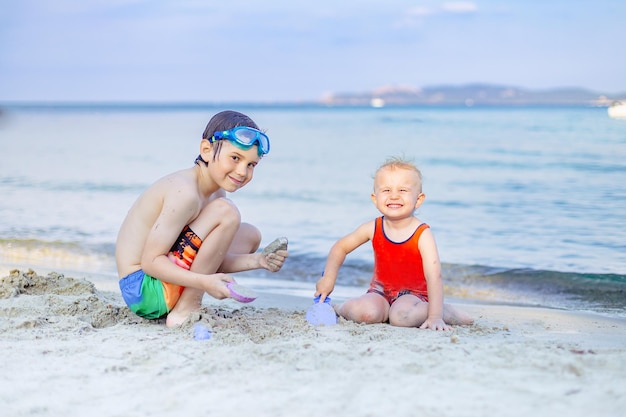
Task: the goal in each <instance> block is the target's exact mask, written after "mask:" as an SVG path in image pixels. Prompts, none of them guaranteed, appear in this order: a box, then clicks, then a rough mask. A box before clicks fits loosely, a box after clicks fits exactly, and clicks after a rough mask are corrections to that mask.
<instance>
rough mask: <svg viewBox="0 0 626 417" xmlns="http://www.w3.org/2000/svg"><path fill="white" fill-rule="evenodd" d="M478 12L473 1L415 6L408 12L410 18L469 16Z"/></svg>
mask: <svg viewBox="0 0 626 417" xmlns="http://www.w3.org/2000/svg"><path fill="white" fill-rule="evenodd" d="M477 11H478V6H477V5H476V3H474V2H471V1H455V2H447V3H442V4H441V5H436V6H415V7H412V8H410V9H409V10H408V11H407V13H406V14H407V16H408V17H409V18H410V17H428V16H435V15H442V14H467V13H475V12H477Z"/></svg>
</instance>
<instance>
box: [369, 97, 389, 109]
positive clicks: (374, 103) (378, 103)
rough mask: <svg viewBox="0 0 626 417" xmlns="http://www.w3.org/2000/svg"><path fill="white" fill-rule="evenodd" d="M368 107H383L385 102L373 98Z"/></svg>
mask: <svg viewBox="0 0 626 417" xmlns="http://www.w3.org/2000/svg"><path fill="white" fill-rule="evenodd" d="M370 106H372V107H376V108H380V107H385V100H383V99H382V98H379V97H374V98H373V99H371V100H370Z"/></svg>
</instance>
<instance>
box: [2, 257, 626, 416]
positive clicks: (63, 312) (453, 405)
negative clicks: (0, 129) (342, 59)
mask: <svg viewBox="0 0 626 417" xmlns="http://www.w3.org/2000/svg"><path fill="white" fill-rule="evenodd" d="M5 267H8V266H6V265H2V266H1V267H0V271H4V270H5V269H6V268H5ZM10 267H12V266H10ZM41 270H42V271H43V268H42V269H41ZM14 275H15V276H14ZM14 275H12V277H14V278H12V280H7V279H6V278H4V277H5V276H6V274H2V277H3V278H2V280H3V281H2V285H1V286H0V307H1V309H0V311H1V312H2V313H1V314H2V320H1V323H2V324H1V326H0V335H2V337H1V338H0V350H1V351H2V357H3V362H4V372H3V373H2V375H1V376H0V388H2V389H0V406H1V407H2V409H3V410H4V413H7V414H6V415H8V416H26V415H37V416H58V415H64V416H69V417H72V416H79V415H80V416H82V415H84V414H85V413H93V412H94V410H97V415H102V416H129V415H132V416H144V415H145V416H147V415H164V416H168V415H172V416H174V415H176V416H179V415H205V416H206V415H209V416H212V415H215V416H218V415H219V416H242V415H255V416H280V415H289V416H313V415H318V414H320V413H322V414H326V415H339V414H344V413H346V414H347V415H354V416H379V415H384V414H392V413H393V414H395V415H401V416H413V415H416V413H418V411H419V413H418V414H419V415H425V416H430V415H433V416H434V415H438V416H448V415H449V416H484V415H502V416H522V415H524V416H525V415H528V414H529V413H532V414H533V415H539V416H543V415H546V416H548V415H550V416H552V415H566V414H567V415H568V417H577V416H581V417H582V416H585V417H587V416H588V415H598V416H618V415H620V416H621V415H622V414H623V410H624V408H625V407H626V399H625V398H624V397H623V395H622V393H623V392H625V391H626V320H624V319H622V318H619V317H607V316H603V315H600V314H594V313H588V312H576V311H564V310H555V309H545V308H535V307H522V306H510V305H497V304H484V303H478V302H476V303H463V304H462V308H464V309H465V310H467V311H468V312H469V313H470V314H472V315H473V316H474V318H475V324H474V325H472V326H455V327H454V328H453V329H452V330H451V331H449V332H433V331H430V330H419V329H406V328H397V327H393V326H389V325H387V324H380V325H359V324H356V323H352V322H347V321H345V320H343V319H340V320H339V323H338V324H337V325H335V326H328V327H324V326H319V327H314V326H311V325H310V324H308V323H307V322H306V320H305V318H304V313H305V311H306V309H307V308H308V306H309V305H310V304H311V303H312V299H311V298H310V297H309V296H305V295H304V294H305V293H304V292H303V295H302V296H300V295H293V294H284V293H281V291H280V288H279V289H278V291H276V290H272V289H271V288H269V290H266V289H263V288H261V287H259V286H258V285H257V286H256V288H255V290H256V291H258V292H259V298H258V299H257V300H255V301H254V302H253V303H250V304H240V303H237V302H236V301H234V300H222V301H218V300H214V299H212V298H210V297H208V296H205V298H204V302H203V308H202V310H201V311H200V312H199V313H198V314H197V315H194V316H192V317H191V318H190V320H189V321H187V322H186V323H185V324H184V325H183V326H181V327H180V328H176V329H168V328H166V327H165V325H164V324H163V322H162V321H161V322H159V321H152V322H150V321H147V320H143V319H140V318H138V317H136V316H134V315H133V314H132V313H131V312H130V311H129V310H128V309H127V308H126V306H125V305H124V303H123V300H122V298H121V295H120V294H119V292H118V291H117V290H116V285H117V279H116V277H110V276H108V275H97V274H93V275H90V274H83V276H77V275H75V274H72V273H70V272H66V273H55V272H45V273H43V272H40V270H39V269H37V270H36V272H35V271H33V272H32V273H31V272H28V267H24V268H20V274H14ZM9 281H11V282H9ZM239 281H240V282H242V283H246V279H241V280H239ZM248 283H252V284H255V282H254V280H253V279H248ZM256 284H258V283H256ZM307 285H308V284H307ZM309 286H310V285H309ZM14 289H16V290H15V291H14ZM340 299H341V296H338V297H337V300H340ZM447 302H450V301H449V300H447ZM198 322H199V323H201V324H203V325H204V326H205V327H206V328H208V329H209V330H211V332H212V336H211V338H210V339H208V340H202V341H199V340H195V339H194V338H193V325H194V324H195V323H198ZM4 413H3V414H4Z"/></svg>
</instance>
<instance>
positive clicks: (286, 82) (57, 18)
mask: <svg viewBox="0 0 626 417" xmlns="http://www.w3.org/2000/svg"><path fill="white" fill-rule="evenodd" d="M625 29H626V1H623V0H593V1H591V0H584V1H581V0H552V1H551V0H471V1H445V0H444V1H440V0H413V1H409V0H315V1H298V0H293V1H289V0H263V1H254V0H249V1H244V0H227V1H212V0H54V1H51V0H19V1H15V0H0V102H16V101H17V102H22V101H116V102H120V101H121V102H137V101H139V102H185V101H186V102H242V101H247V102H294V101H311V100H319V99H321V98H322V97H323V96H325V95H328V94H332V93H351V92H354V93H359V92H367V91H371V90H374V89H377V88H380V87H386V86H398V87H411V88H423V87H430V86H438V85H465V84H472V83H487V84H496V85H506V86H512V87H520V88H528V89H535V90H543V89H552V88H560V87H581V88H585V89H589V90H591V91H595V92H599V93H609V94H610V93H618V92H625V91H626V50H625V46H624V45H625V39H626V38H624V35H625V34H626V31H625Z"/></svg>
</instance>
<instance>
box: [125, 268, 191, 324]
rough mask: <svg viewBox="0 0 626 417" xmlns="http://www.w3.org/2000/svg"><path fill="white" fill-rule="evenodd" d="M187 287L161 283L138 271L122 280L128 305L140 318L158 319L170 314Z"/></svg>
mask: <svg viewBox="0 0 626 417" xmlns="http://www.w3.org/2000/svg"><path fill="white" fill-rule="evenodd" d="M184 289H185V287H181V286H178V285H174V284H170V283H168V282H163V281H160V280H158V279H156V278H154V277H151V276H150V275H148V274H146V273H144V272H143V270H141V269H140V270H138V271H136V272H133V273H132V274H130V275H128V276H126V277H124V278H122V279H121V280H120V290H121V291H122V297H124V301H126V305H128V307H129V308H130V310H131V311H132V312H133V313H135V314H137V315H138V316H139V317H143V318H145V319H158V318H161V317H164V316H166V315H167V313H169V312H170V311H171V310H172V308H174V306H175V305H176V303H177V302H178V298H179V297H180V294H181V293H182V292H183V290H184Z"/></svg>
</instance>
